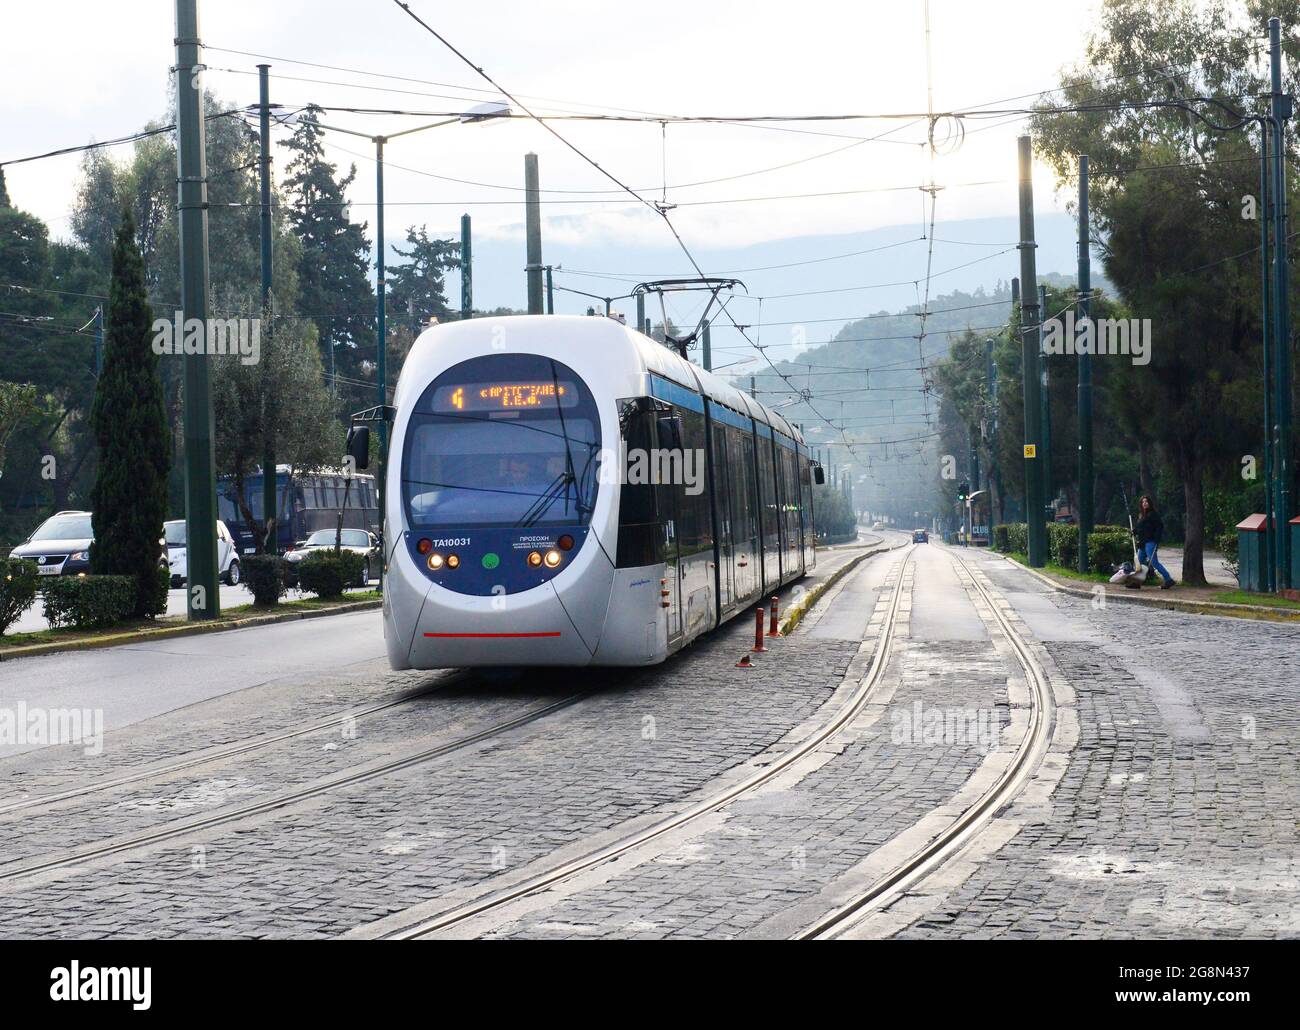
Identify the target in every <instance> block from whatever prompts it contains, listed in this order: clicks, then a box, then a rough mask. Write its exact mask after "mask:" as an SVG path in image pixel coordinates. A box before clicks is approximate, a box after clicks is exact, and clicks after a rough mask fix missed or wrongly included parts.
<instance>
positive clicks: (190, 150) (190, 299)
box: [176, 0, 221, 620]
mask: <svg viewBox="0 0 1300 1030" xmlns="http://www.w3.org/2000/svg"><path fill="white" fill-rule="evenodd" d="M201 50H202V44H201V43H200V42H199V12H198V0H176V169H177V175H176V183H177V197H178V199H177V204H176V209H177V211H178V213H179V221H180V233H179V235H180V273H181V315H182V318H184V320H185V322H187V323H189V322H190V321H191V319H196V320H197V321H198V323H199V324H200V325H201V326H203V330H204V338H205V340H206V336H207V326H208V162H207V148H206V140H205V137H206V133H205V131H204V124H203V81H202V79H201V78H200V76H201V74H202V71H203V56H202V53H201ZM181 329H182V327H181V326H177V327H176V331H178V332H179V331H181ZM204 350H205V351H206V348H204ZM184 363H185V364H184V373H183V382H184V390H185V396H184V419H185V534H186V548H185V549H186V553H187V556H188V557H187V561H188V564H189V583H188V584H187V589H186V609H187V613H188V616H189V618H190V619H191V620H199V619H215V618H216V617H217V616H218V615H220V614H221V594H220V586H219V584H218V582H217V574H218V568H217V481H216V457H215V454H214V451H213V442H212V438H213V418H212V389H211V385H210V383H209V380H208V355H207V354H206V353H199V354H187V355H185V358H184Z"/></svg>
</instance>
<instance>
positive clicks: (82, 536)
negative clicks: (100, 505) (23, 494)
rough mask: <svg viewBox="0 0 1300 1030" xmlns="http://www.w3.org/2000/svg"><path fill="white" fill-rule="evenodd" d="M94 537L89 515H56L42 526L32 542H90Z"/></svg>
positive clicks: (33, 535) (33, 536) (34, 534)
mask: <svg viewBox="0 0 1300 1030" xmlns="http://www.w3.org/2000/svg"><path fill="white" fill-rule="evenodd" d="M93 535H94V534H93V531H92V530H91V528H90V516H89V515H55V516H54V517H53V518H49V519H46V520H45V521H44V522H42V523H41V524H40V526H39V527H38V528H37V530H36V532H35V533H33V534H32V541H33V542H35V541H37V540H89V539H90V538H91V537H92V536H93Z"/></svg>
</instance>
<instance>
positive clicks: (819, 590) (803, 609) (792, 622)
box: [777, 544, 907, 637]
mask: <svg viewBox="0 0 1300 1030" xmlns="http://www.w3.org/2000/svg"><path fill="white" fill-rule="evenodd" d="M906 546H907V545H906V544H893V545H891V546H889V547H876V548H873V549H872V550H870V551H864V552H863V553H862V554H859V555H858V556H857V557H856V558H850V559H849V560H848V561H846V562H845V563H844V564H843V565H841V566H840V567H839V568H838V569H836V570H835V571H834V572H832V573H831V574H830V575H829V576H827V577H826V578H825V579H824V580H822V581H821V582H820V583H818V584H817V585H816V586H815V587H813V588H812V589H811V590H809V591H808V592H807V593H805V594H804V595H803V596H802V597H801V598H799V600H798V601H796V602H795V603H794V604H792V605H791V606H790V607H789V608H787V609H786V612H785V618H784V619H782V620H781V623H780V625H779V626H778V627H777V635H778V636H782V637H788V636H789V635H790V634H791V633H793V632H794V630H795V628H796V627H797V626H798V625H799V622H800V621H801V620H802V619H803V617H804V616H805V615H807V614H808V612H809V610H811V608H812V606H813V605H814V604H816V603H817V602H818V601H819V600H820V599H821V597H822V595H823V594H825V593H826V591H827V590H829V589H830V588H831V587H833V586H834V585H835V584H836V583H838V582H839V581H840V580H841V579H843V578H844V577H845V576H847V575H848V574H849V573H850V572H852V571H853V570H854V569H856V568H857V567H858V566H859V565H861V564H862V563H863V562H864V561H866V560H867V559H868V558H871V557H874V556H875V555H877V554H885V553H886V552H888V551H897V550H898V549H899V548H900V547H906Z"/></svg>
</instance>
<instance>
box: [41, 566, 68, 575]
mask: <svg viewBox="0 0 1300 1030" xmlns="http://www.w3.org/2000/svg"><path fill="white" fill-rule="evenodd" d="M60 568H62V566H61V565H41V566H40V567H38V568H37V570H36V571H37V572H38V573H40V575H42V576H57V575H58V574H59V569H60Z"/></svg>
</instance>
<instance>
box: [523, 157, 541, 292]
mask: <svg viewBox="0 0 1300 1030" xmlns="http://www.w3.org/2000/svg"><path fill="white" fill-rule="evenodd" d="M524 189H525V190H526V191H527V192H526V194H525V201H524V209H525V210H524V215H525V217H524V223H525V235H526V245H527V252H528V264H527V266H526V268H527V272H528V313H529V314H530V315H540V314H541V313H542V208H541V188H540V185H539V182H538V173H537V155H536V154H525V155H524Z"/></svg>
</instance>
